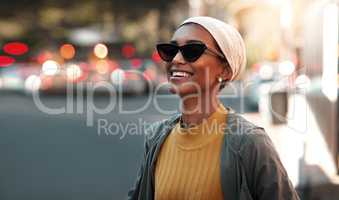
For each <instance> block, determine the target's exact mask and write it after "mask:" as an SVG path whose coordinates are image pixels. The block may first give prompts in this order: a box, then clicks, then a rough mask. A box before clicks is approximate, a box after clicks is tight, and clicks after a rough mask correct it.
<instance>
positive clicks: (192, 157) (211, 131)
mask: <svg viewBox="0 0 339 200" xmlns="http://www.w3.org/2000/svg"><path fill="white" fill-rule="evenodd" d="M226 115H227V110H226V109H225V107H224V106H223V105H222V104H220V106H219V107H218V109H217V111H215V112H214V113H213V114H212V115H211V116H210V117H208V118H207V119H205V120H204V121H203V122H202V123H200V124H199V125H197V126H194V127H191V128H181V127H180V123H178V124H176V126H175V128H173V130H172V131H171V133H170V135H169V136H168V137H167V139H166V141H165V142H164V144H163V146H162V147H161V150H160V154H159V156H158V159H157V163H156V170H155V199H156V200H163V199H166V200H171V199H173V200H174V199H192V200H193V199H206V200H207V199H208V200H218V199H223V194H222V190H221V181H220V179H221V177H220V153H221V152H220V150H221V146H222V141H223V135H224V129H225V126H226Z"/></svg>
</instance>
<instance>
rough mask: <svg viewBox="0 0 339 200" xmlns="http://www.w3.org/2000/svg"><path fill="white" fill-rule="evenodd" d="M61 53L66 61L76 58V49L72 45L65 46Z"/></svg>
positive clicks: (62, 47)
mask: <svg viewBox="0 0 339 200" xmlns="http://www.w3.org/2000/svg"><path fill="white" fill-rule="evenodd" d="M59 51H60V55H61V57H63V58H64V59H72V58H73V57H74V56H75V48H74V46H73V45H71V44H63V45H62V46H61V47H60V50H59Z"/></svg>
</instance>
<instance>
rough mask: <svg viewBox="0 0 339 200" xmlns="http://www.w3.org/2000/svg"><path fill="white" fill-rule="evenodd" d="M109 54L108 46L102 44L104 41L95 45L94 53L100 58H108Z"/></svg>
mask: <svg viewBox="0 0 339 200" xmlns="http://www.w3.org/2000/svg"><path fill="white" fill-rule="evenodd" d="M107 54H108V49H107V46H106V45H104V44H102V43H99V44H97V45H95V47H94V55H95V56H96V57H98V58H101V59H103V58H106V56H107Z"/></svg>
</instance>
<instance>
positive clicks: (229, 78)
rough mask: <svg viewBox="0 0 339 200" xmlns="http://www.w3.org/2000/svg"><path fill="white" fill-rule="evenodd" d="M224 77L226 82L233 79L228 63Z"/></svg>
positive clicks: (223, 73) (223, 72)
mask: <svg viewBox="0 0 339 200" xmlns="http://www.w3.org/2000/svg"><path fill="white" fill-rule="evenodd" d="M222 77H223V79H224V81H226V82H228V81H230V80H231V78H232V69H231V67H230V66H229V65H228V64H227V63H226V64H225V67H224V69H223V71H222Z"/></svg>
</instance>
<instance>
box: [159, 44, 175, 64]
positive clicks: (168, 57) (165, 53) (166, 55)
mask: <svg viewBox="0 0 339 200" xmlns="http://www.w3.org/2000/svg"><path fill="white" fill-rule="evenodd" d="M157 51H158V54H159V56H160V58H161V59H162V60H164V61H166V62H171V61H172V60H173V58H174V56H175V55H176V54H177V53H178V47H177V46H175V45H172V44H158V45H157Z"/></svg>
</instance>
